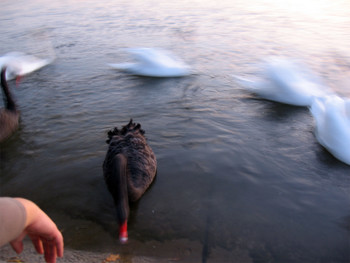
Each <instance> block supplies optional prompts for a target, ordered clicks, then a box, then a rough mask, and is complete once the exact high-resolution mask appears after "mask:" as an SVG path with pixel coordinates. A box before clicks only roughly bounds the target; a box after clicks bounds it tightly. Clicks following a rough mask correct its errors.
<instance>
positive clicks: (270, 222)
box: [0, 0, 350, 262]
mask: <svg viewBox="0 0 350 263" xmlns="http://www.w3.org/2000/svg"><path fill="white" fill-rule="evenodd" d="M282 2H283V4H282ZM0 14H1V15H0V17H1V21H2V22H1V24H2V26H1V28H0V35H1V39H0V45H1V53H6V52H8V51H14V50H16V51H24V52H28V53H35V54H41V55H48V54H50V55H52V54H53V53H54V54H55V55H56V60H55V62H54V63H53V64H51V65H49V66H48V67H46V68H43V69H42V70H40V71H38V72H35V73H33V74H31V75H29V76H27V77H25V78H24V79H23V80H22V83H21V84H20V86H19V87H18V88H17V89H13V93H14V95H15V97H16V100H17V102H18V104H19V107H20V110H21V127H20V129H19V131H18V132H17V133H16V134H15V135H14V136H13V137H12V138H11V139H9V140H8V141H6V142H5V143H3V144H1V159H0V161H1V170H0V171H1V177H0V178H1V188H0V190H1V195H2V196H23V197H26V198H29V199H31V200H33V201H35V202H37V203H38V204H39V206H41V207H42V208H43V209H45V211H47V212H48V214H49V215H50V216H51V217H52V218H54V220H55V221H56V222H57V224H58V225H59V227H60V228H61V229H62V230H63V234H64V237H65V245H66V247H71V248H77V249H89V250H103V251H112V250H113V249H115V248H116V247H118V241H117V226H116V221H115V210H114V208H113V203H112V200H111V197H110V196H109V193H108V192H107V190H106V187H105V185H104V181H103V176H102V167H101V166H102V162H103V159H104V155H105V152H106V149H107V145H106V144H105V139H106V133H107V131H108V130H109V129H110V128H112V127H113V126H115V125H118V126H121V125H124V124H126V123H127V122H128V121H129V119H130V118H133V119H134V121H136V122H139V123H141V124H142V127H143V128H144V129H145V130H146V135H147V137H148V140H149V143H150V145H151V146H152V148H153V150H154V152H155V153H156V155H157V159H158V164H159V166H158V176H157V179H156V181H155V183H154V184H153V185H152V187H151V189H150V190H149V191H148V192H147V193H146V195H145V196H144V197H143V198H142V200H141V201H140V202H139V203H138V204H136V205H134V206H133V207H132V211H131V221H130V232H129V235H130V240H131V242H132V241H133V240H138V241H140V242H147V241H152V240H156V241H160V242H165V241H171V240H178V239H188V240H193V241H198V242H200V243H201V244H202V245H203V251H204V252H203V254H206V255H205V256H207V257H209V258H210V251H211V250H212V249H214V248H222V249H224V250H226V251H227V252H228V253H229V252H230V251H234V250H235V251H236V250H237V249H240V250H242V251H246V252H247V254H248V255H249V257H250V258H251V260H252V261H254V262H348V261H349V260H350V167H349V166H348V165H346V164H343V163H342V162H340V161H338V160H336V159H335V158H333V157H332V156H331V155H330V154H329V153H328V152H327V151H325V150H324V149H323V148H322V147H321V146H320V145H319V144H318V143H317V141H316V139H315V137H314V135H313V129H314V123H313V119H312V117H311V115H310V113H309V111H308V109H307V108H299V107H292V106H287V105H282V104H278V103H274V102H269V101H265V100H260V99H257V97H256V96H254V95H253V94H250V93H247V92H246V91H245V90H243V89H242V88H241V87H240V86H238V85H237V84H236V83H235V81H234V79H233V78H232V75H233V74H236V75H240V74H243V75H244V74H251V72H254V71H253V69H254V65H255V63H256V62H258V61H259V60H261V59H263V58H265V57H266V56H271V55H280V56H286V57H293V58H298V59H301V60H303V62H305V63H306V64H308V66H310V68H312V69H313V70H314V71H315V72H317V74H319V76H320V77H322V78H323V79H324V80H325V82H326V83H327V85H329V86H331V87H332V88H333V89H334V90H336V91H337V92H338V93H339V94H341V95H342V96H347V97H348V96H350V90H349V87H350V85H348V84H350V81H349V80H350V52H349V47H348V44H349V43H350V33H349V32H350V5H349V3H348V2H347V1H340V0H339V1H280V2H278V1H272V0H271V1H257V0H256V1H253V0H250V1H222V2H220V3H217V1H182V0H181V1H175V2H174V1H163V2H159V1H152V0H147V1H142V2H141V1H133V0H131V1H130V0H128V1H93V0H90V1H69V2H68V1H67V2H65V1H50V2H47V1H40V0H37V1H36V0H31V1H16V2H13V1H3V3H2V8H1V11H0ZM38 32H39V33H38ZM43 32H44V33H43ZM135 46H141V47H162V48H165V49H169V50H171V51H173V52H174V53H176V54H177V55H179V56H180V57H182V58H183V59H184V60H185V61H186V62H187V63H189V64H190V65H191V66H192V67H193V68H194V69H195V70H196V71H197V74H195V75H192V76H189V77H184V78H170V79H153V78H140V77H134V76H129V75H126V74H123V73H120V72H116V71H113V70H111V69H109V68H108V66H107V65H106V63H110V62H112V63H117V62H123V61H124V59H125V56H124V55H123V53H121V52H120V50H119V49H120V48H124V47H135ZM10 84H11V86H14V85H15V83H14V82H11V83H10ZM134 253H135V254H137V251H135V252H134ZM203 257H204V256H203ZM227 261H232V258H231V259H230V260H229V259H227Z"/></svg>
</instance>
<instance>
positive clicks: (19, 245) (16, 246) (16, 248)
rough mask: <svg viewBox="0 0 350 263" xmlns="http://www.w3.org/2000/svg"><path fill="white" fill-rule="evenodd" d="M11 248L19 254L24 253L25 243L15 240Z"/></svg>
mask: <svg viewBox="0 0 350 263" xmlns="http://www.w3.org/2000/svg"><path fill="white" fill-rule="evenodd" d="M10 244H11V247H12V248H13V250H14V251H16V253H17V254H20V253H21V252H22V251H23V243H22V240H15V241H12V242H10Z"/></svg>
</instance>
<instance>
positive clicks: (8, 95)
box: [1, 67, 17, 112]
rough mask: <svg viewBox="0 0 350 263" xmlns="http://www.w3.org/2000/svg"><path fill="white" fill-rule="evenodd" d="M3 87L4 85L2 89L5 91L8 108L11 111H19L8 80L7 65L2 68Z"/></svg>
mask: <svg viewBox="0 0 350 263" xmlns="http://www.w3.org/2000/svg"><path fill="white" fill-rule="evenodd" d="M1 87H2V91H3V93H4V95H5V96H4V101H5V105H6V109H7V110H9V111H14V112H15V111H17V108H16V103H15V101H14V100H13V98H12V95H11V92H10V89H9V87H8V85H7V80H6V67H3V68H2V69H1Z"/></svg>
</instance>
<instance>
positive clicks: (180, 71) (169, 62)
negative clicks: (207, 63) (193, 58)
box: [108, 48, 191, 77]
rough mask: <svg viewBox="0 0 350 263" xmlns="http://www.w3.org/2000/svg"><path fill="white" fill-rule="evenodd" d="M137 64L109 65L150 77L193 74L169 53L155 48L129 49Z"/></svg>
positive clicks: (185, 65) (184, 64)
mask: <svg viewBox="0 0 350 263" xmlns="http://www.w3.org/2000/svg"><path fill="white" fill-rule="evenodd" d="M126 51H127V52H129V53H130V54H131V55H132V56H133V58H134V59H135V61H136V62H134V63H121V64H108V65H109V66H111V67H112V68H115V69H118V70H122V71H125V72H128V73H131V74H134V75H140V76H148V77H182V76H187V75H189V74H191V72H190V67H189V66H188V65H187V64H186V63H184V62H183V61H181V60H180V59H179V58H178V57H176V56H174V55H173V54H171V53H170V52H169V51H165V50H162V49H155V48H127V49H126Z"/></svg>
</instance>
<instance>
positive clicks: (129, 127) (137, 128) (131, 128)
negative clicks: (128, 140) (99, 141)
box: [106, 119, 145, 144]
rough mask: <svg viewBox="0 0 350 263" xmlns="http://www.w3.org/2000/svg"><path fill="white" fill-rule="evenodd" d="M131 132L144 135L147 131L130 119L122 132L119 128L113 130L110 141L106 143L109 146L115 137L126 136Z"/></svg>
mask: <svg viewBox="0 0 350 263" xmlns="http://www.w3.org/2000/svg"><path fill="white" fill-rule="evenodd" d="M129 132H133V133H134V132H139V133H140V134H142V135H144V134H145V131H144V130H143V129H141V124H140V123H135V122H133V121H132V119H130V121H129V123H128V124H127V125H125V126H123V127H122V128H121V129H120V130H119V129H118V127H115V128H114V129H113V130H110V131H109V132H108V139H107V140H106V143H107V144H109V143H110V141H111V140H112V138H113V136H115V135H119V136H125V135H126V134H128V133H129Z"/></svg>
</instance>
